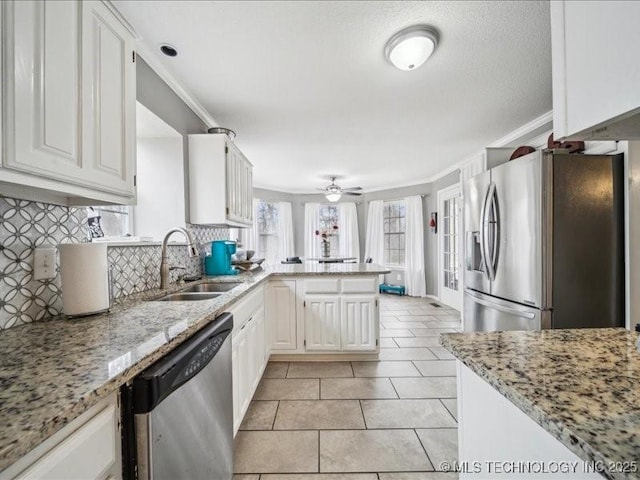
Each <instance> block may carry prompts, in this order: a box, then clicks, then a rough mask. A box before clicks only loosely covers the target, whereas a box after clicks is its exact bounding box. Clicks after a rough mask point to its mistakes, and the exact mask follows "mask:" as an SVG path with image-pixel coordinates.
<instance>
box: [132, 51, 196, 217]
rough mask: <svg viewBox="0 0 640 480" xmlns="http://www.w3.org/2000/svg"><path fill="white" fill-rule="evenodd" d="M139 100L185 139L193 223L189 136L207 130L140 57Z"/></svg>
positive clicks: (185, 157) (184, 149) (185, 170)
mask: <svg viewBox="0 0 640 480" xmlns="http://www.w3.org/2000/svg"><path fill="white" fill-rule="evenodd" d="M136 64H137V66H136V88H137V91H136V99H137V100H138V101H139V102H140V103H141V104H143V105H144V106H145V107H147V108H148V109H149V110H151V111H152V112H153V113H155V114H156V115H157V116H158V117H160V118H161V119H162V120H164V121H165V122H167V123H168V124H169V125H170V126H172V127H173V128H175V129H176V131H178V133H181V134H182V135H183V139H182V143H183V146H184V148H183V158H184V192H185V218H186V219H187V222H188V221H189V196H188V195H186V192H188V191H189V162H188V161H187V160H188V158H189V156H188V155H189V141H188V138H187V135H189V134H192V133H207V126H206V125H205V124H204V122H202V120H200V118H199V117H198V116H197V115H196V114H195V113H193V110H191V109H190V108H189V107H188V106H187V104H186V103H184V101H183V100H182V99H181V98H180V97H179V96H178V95H176V93H175V92H174V91H173V90H171V88H170V87H169V85H167V84H166V83H165V82H164V80H162V78H160V77H159V76H158V74H157V73H156V72H154V71H153V70H152V69H151V67H149V65H147V63H146V62H145V61H144V59H143V58H142V57H140V56H138V57H136Z"/></svg>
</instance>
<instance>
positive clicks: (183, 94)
mask: <svg viewBox="0 0 640 480" xmlns="http://www.w3.org/2000/svg"><path fill="white" fill-rule="evenodd" d="M136 44H137V46H136V50H137V52H138V55H140V56H141V57H142V58H143V59H144V61H145V62H146V63H147V65H149V67H151V69H152V70H153V71H154V72H156V73H157V74H158V76H159V77H160V78H161V79H162V80H163V81H164V82H165V83H166V84H167V85H168V86H169V88H171V90H173V91H174V92H175V94H176V95H178V97H180V98H181V99H182V101H183V102H184V103H186V104H187V106H188V107H189V108H190V109H191V110H193V113H195V114H196V116H197V117H198V118H199V119H200V120H202V121H203V122H204V124H205V125H206V126H207V128H212V127H219V126H220V125H218V122H216V121H215V119H214V118H213V117H212V116H211V114H210V113H209V112H208V111H207V110H206V109H205V108H204V107H203V106H202V104H201V103H200V102H199V101H198V100H197V99H196V98H195V97H194V96H193V95H192V94H191V92H189V90H187V89H186V88H185V87H183V86H182V84H180V82H179V81H178V80H177V79H176V77H174V76H173V74H172V73H171V72H169V70H167V68H166V67H165V66H164V65H163V64H162V61H161V60H160V58H159V56H158V55H157V54H155V53H154V52H152V51H151V49H150V48H149V47H148V46H147V45H146V44H144V43H143V42H142V40H141V39H138V40H137V42H136Z"/></svg>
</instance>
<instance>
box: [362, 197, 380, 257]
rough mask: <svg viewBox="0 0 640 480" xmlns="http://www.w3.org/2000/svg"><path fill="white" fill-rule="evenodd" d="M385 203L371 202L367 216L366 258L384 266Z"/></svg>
mask: <svg viewBox="0 0 640 480" xmlns="http://www.w3.org/2000/svg"><path fill="white" fill-rule="evenodd" d="M383 211H384V202H383V201H382V200H373V201H371V202H369V212H368V214H367V233H366V237H365V248H364V258H365V260H366V259H367V258H371V259H373V263H377V264H378V265H384V227H383V222H384V218H383Z"/></svg>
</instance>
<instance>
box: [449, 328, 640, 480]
mask: <svg viewBox="0 0 640 480" xmlns="http://www.w3.org/2000/svg"><path fill="white" fill-rule="evenodd" d="M637 340H638V334H637V333H634V332H630V331H628V330H626V329H623V328H601V329H576V330H543V331H537V332H478V333H450V334H443V335H441V336H440V343H441V344H442V345H443V346H444V347H445V348H446V349H447V350H449V351H450V352H451V353H452V354H453V355H455V356H456V357H457V358H458V359H459V360H460V361H461V362H462V363H464V364H465V365H466V366H467V367H469V368H470V369H471V370H472V371H473V372H474V373H476V374H477V375H478V376H480V377H481V378H482V379H484V380H485V381H486V382H487V383H489V384H490V385H492V386H493V387H494V388H495V389H496V390H498V392H500V393H501V394H502V395H503V396H504V397H506V398H507V399H509V400H510V401H511V402H512V403H513V404H514V405H515V406H517V407H518V408H519V409H520V410H522V411H523V412H524V413H526V414H527V415H528V416H529V417H530V418H531V419H532V420H534V421H535V422H536V423H537V424H538V425H540V426H541V427H543V428H544V429H545V430H546V431H548V432H549V433H550V434H551V435H553V436H554V437H555V438H556V439H558V440H559V441H560V442H562V443H563V444H564V445H566V446H567V447H568V448H569V449H570V450H571V451H572V452H574V453H575V454H576V455H578V457H580V458H581V459H583V460H585V461H602V462H606V463H605V465H607V464H609V462H633V461H635V462H640V352H638V350H637V349H636V342H637ZM613 470H615V469H613ZM603 475H604V476H605V477H606V478H612V479H629V478H636V479H637V478H640V473H617V472H615V471H609V472H606V473H603Z"/></svg>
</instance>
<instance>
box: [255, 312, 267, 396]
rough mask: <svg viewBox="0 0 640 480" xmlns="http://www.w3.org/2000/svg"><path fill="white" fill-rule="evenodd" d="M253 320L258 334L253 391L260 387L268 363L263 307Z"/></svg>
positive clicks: (256, 334)
mask: <svg viewBox="0 0 640 480" xmlns="http://www.w3.org/2000/svg"><path fill="white" fill-rule="evenodd" d="M252 321H253V322H254V323H255V336H256V340H255V345H256V355H255V358H254V361H255V372H256V375H255V378H254V380H253V388H252V391H253V392H255V389H256V388H257V387H258V383H260V378H261V377H262V372H263V371H264V366H265V364H266V363H267V342H266V330H265V321H264V309H263V308H261V309H260V310H259V311H257V312H256V313H255V314H254V316H253V320H252Z"/></svg>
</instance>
